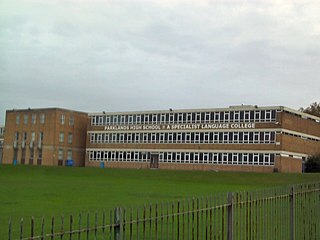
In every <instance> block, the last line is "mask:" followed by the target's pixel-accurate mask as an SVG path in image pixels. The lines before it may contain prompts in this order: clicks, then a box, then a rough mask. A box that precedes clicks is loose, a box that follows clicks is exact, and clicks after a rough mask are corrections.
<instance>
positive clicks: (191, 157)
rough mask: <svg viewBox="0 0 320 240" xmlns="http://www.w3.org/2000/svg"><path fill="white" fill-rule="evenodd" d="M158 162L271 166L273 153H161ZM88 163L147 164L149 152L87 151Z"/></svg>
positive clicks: (273, 159) (273, 157)
mask: <svg viewBox="0 0 320 240" xmlns="http://www.w3.org/2000/svg"><path fill="white" fill-rule="evenodd" d="M157 154H158V155H159V162H160V163H161V162H163V163H186V164H188V163H192V164H224V165H261V166H272V165H274V161H275V154H274V153H238V152H231V153H230V152H228V153H227V152H188V151H187V152H180V151H177V152H176V151H174V152H173V151H161V152H158V153H157ZM88 155H89V161H121V162H148V161H150V156H151V155H152V153H151V152H140V151H107V150H106V151H104V150H101V151H89V152H88Z"/></svg>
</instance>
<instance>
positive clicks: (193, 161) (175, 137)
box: [85, 106, 320, 172]
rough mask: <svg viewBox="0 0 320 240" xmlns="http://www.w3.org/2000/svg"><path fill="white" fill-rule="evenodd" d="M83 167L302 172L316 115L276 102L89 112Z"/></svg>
mask: <svg viewBox="0 0 320 240" xmlns="http://www.w3.org/2000/svg"><path fill="white" fill-rule="evenodd" d="M87 131H88V132H87V143H86V146H87V150H86V160H85V165H86V166H100V165H101V164H104V165H106V166H107V167H120V168H162V169H189V170H223V171H254V172H275V171H279V172H301V171H302V165H303V162H304V161H305V159H306V158H307V157H308V155H312V154H316V153H319V152H320V118H318V117H315V116H312V115H309V114H305V113H301V112H299V111H296V110H293V109H289V108H286V107H281V106H279V107H278V106H274V107H258V106H231V107H229V108H218V109H193V110H172V109H170V110H167V111H145V112H117V113H104V112H103V113H92V114H89V123H88V128H87Z"/></svg>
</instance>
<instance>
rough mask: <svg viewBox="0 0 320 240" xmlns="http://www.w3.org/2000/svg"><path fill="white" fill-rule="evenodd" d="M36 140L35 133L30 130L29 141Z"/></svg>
mask: <svg viewBox="0 0 320 240" xmlns="http://www.w3.org/2000/svg"><path fill="white" fill-rule="evenodd" d="M35 140H36V133H35V132H31V141H32V142H34V141H35Z"/></svg>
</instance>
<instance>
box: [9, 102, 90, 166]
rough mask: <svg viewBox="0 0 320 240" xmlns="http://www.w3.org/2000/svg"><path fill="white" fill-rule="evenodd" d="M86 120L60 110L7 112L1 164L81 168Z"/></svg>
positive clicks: (75, 114) (81, 115)
mask: <svg viewBox="0 0 320 240" xmlns="http://www.w3.org/2000/svg"><path fill="white" fill-rule="evenodd" d="M87 119H88V115H87V113H82V112H78V111H72V110H66V109H61V108H44V109H23V110H8V111H7V112H6V123H5V126H6V131H5V134H4V145H3V148H4V149H3V163H5V164H12V163H13V162H16V163H17V164H30V165H46V166H57V165H65V163H66V160H71V161H68V162H69V163H72V162H73V165H74V166H84V158H85V144H86V128H87Z"/></svg>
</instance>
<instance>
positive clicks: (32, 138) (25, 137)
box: [14, 132, 44, 142]
mask: <svg viewBox="0 0 320 240" xmlns="http://www.w3.org/2000/svg"><path fill="white" fill-rule="evenodd" d="M43 138H44V133H43V132H39V133H38V141H40V142H42V141H43ZM19 139H20V133H19V132H15V133H14V140H15V141H19ZM21 140H22V141H24V142H26V141H27V140H28V132H22V134H21ZM30 141H31V142H34V141H36V133H35V132H31V133H30Z"/></svg>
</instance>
